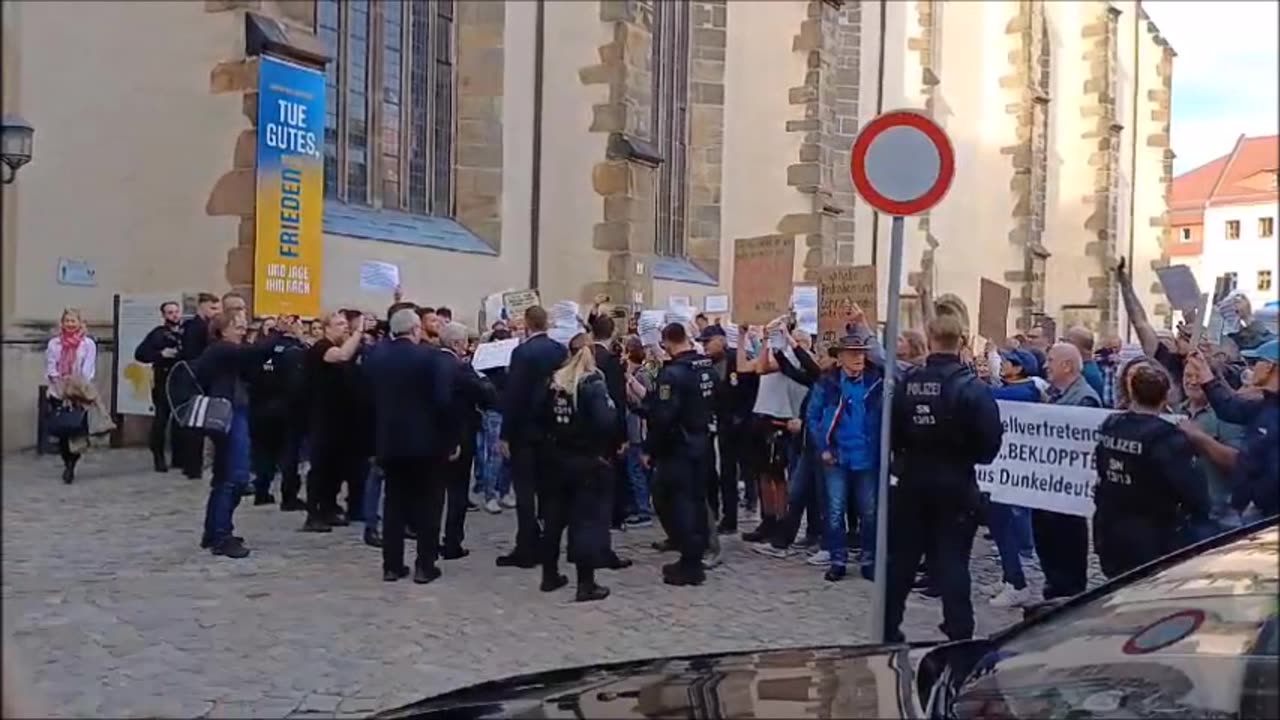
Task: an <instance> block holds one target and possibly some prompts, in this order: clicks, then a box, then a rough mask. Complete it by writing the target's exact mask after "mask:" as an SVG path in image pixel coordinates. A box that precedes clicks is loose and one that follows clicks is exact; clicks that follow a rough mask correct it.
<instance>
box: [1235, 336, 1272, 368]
mask: <svg viewBox="0 0 1280 720" xmlns="http://www.w3.org/2000/svg"><path fill="white" fill-rule="evenodd" d="M1240 357H1242V358H1244V359H1246V360H1265V361H1266V362H1269V363H1273V364H1280V340H1268V341H1267V342H1264V343H1262V344H1261V345H1259V346H1258V347H1256V348H1253V349H1252V350H1242V351H1240Z"/></svg>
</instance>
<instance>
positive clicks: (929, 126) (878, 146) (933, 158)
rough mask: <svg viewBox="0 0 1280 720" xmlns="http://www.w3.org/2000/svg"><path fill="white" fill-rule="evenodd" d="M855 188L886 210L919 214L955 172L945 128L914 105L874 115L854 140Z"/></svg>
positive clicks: (852, 168) (935, 201)
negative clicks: (910, 107)
mask: <svg viewBox="0 0 1280 720" xmlns="http://www.w3.org/2000/svg"><path fill="white" fill-rule="evenodd" d="M849 165H850V168H849V170H850V173H851V174H852V176H853V187H854V189H855V190H857V192H858V195H859V196H861V197H862V199H863V200H865V201H866V202H867V204H869V205H871V207H873V208H875V209H876V210H879V211H880V212H882V213H885V214H886V215H896V216H898V217H902V216H906V215H919V214H921V213H924V212H928V211H929V209H930V208H932V207H933V206H934V205H937V204H938V203H939V202H940V201H941V200H942V198H943V197H944V196H945V195H946V194H947V190H949V189H951V181H952V180H953V179H954V178H955V175H956V157H955V151H954V150H953V149H952V147H951V140H950V138H948V137H947V133H946V131H945V130H943V129H942V128H941V127H939V126H938V124H937V123H935V122H934V121H933V120H930V119H929V118H928V117H927V116H925V115H923V114H921V113H919V112H916V111H915V110H892V111H890V112H887V113H884V114H883V115H878V116H876V118H875V119H873V120H872V121H871V122H869V123H867V125H866V127H864V128H862V130H860V131H859V132H858V136H857V137H856V138H854V140H853V153H852V157H851V158H850V161H849Z"/></svg>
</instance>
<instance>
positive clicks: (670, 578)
mask: <svg viewBox="0 0 1280 720" xmlns="http://www.w3.org/2000/svg"><path fill="white" fill-rule="evenodd" d="M706 580H707V573H706V571H705V570H703V569H702V564H701V563H699V564H698V565H697V567H690V566H686V565H684V564H683V563H680V562H673V563H671V564H669V565H663V566H662V582H664V583H666V584H668V585H701V584H702V583H704V582H706Z"/></svg>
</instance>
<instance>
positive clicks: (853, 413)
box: [805, 333, 883, 582]
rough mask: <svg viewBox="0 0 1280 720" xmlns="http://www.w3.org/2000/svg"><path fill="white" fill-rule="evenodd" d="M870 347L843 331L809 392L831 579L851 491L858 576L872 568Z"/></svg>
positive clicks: (875, 426)
mask: <svg viewBox="0 0 1280 720" xmlns="http://www.w3.org/2000/svg"><path fill="white" fill-rule="evenodd" d="M870 349H871V339H870V338H869V337H868V336H867V334H865V333H853V334H850V335H847V336H845V337H844V338H843V339H842V340H841V341H840V345H839V362H838V365H837V366H836V367H834V368H832V369H831V370H830V371H828V372H827V373H826V374H824V375H823V376H822V378H821V379H820V380H819V381H818V382H817V383H816V384H815V385H814V386H813V390H812V391H811V394H810V396H809V409H808V416H807V418H806V422H805V426H806V427H807V428H808V432H809V438H810V441H811V442H812V443H813V447H814V448H816V449H817V450H818V453H819V456H820V457H821V459H822V465H823V473H824V476H825V483H824V484H825V486H826V498H827V504H826V511H827V512H826V525H827V526H826V545H827V548H826V549H827V551H828V552H829V553H830V554H831V565H830V567H829V568H828V569H827V574H826V579H827V580H828V581H831V582H836V581H838V580H840V579H842V578H844V576H845V563H846V561H847V559H848V548H847V547H846V538H845V529H844V518H845V509H846V504H847V503H848V501H849V495H850V492H851V491H852V494H853V497H854V504H855V506H856V507H857V512H858V530H859V537H860V540H861V543H860V544H861V547H862V557H861V559H860V565H861V571H862V576H863V577H864V578H866V579H868V580H870V579H871V577H872V574H873V572H874V567H875V553H876V546H875V540H876V500H877V495H878V492H877V479H878V478H879V465H880V462H879V460H880V408H881V407H882V404H883V403H882V396H883V392H882V391H881V384H880V383H881V381H882V379H883V371H882V370H881V368H880V367H878V366H876V365H874V364H871V363H869V362H867V353H868V351H869V350H870Z"/></svg>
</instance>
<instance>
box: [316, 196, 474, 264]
mask: <svg viewBox="0 0 1280 720" xmlns="http://www.w3.org/2000/svg"><path fill="white" fill-rule="evenodd" d="M324 231H325V232H326V233H328V234H330V235H341V236H343V237H351V238H360V239H363V240H379V241H382V242H390V243H397V244H400V245H415V246H418V247H428V248H435V249H437V250H447V251H450V252H460V253H470V254H473V255H497V254H498V252H497V251H496V250H494V249H493V248H492V247H490V246H489V244H488V243H486V242H485V241H484V240H483V239H481V238H480V237H479V236H478V235H476V234H475V233H473V232H471V231H470V230H468V229H467V228H465V227H463V226H462V225H461V224H460V223H458V222H457V221H456V220H453V219H451V218H445V217H424V216H421V215H411V214H409V213H405V212H399V211H396V210H379V209H377V208H370V207H359V206H356V205H348V204H346V203H342V202H339V201H337V200H334V199H332V198H327V199H326V200H325V206H324Z"/></svg>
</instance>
